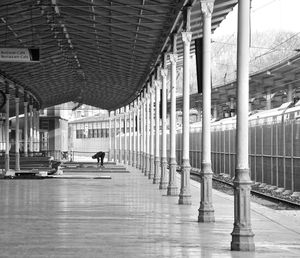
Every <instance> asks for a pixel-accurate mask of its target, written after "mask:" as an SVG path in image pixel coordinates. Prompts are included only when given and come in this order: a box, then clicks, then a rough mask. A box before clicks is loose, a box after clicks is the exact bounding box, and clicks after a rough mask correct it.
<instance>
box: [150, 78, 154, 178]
mask: <svg viewBox="0 0 300 258" xmlns="http://www.w3.org/2000/svg"><path fill="white" fill-rule="evenodd" d="M153 105H154V92H153V80H152V82H151V88H150V122H149V125H150V158H149V179H153V177H154V129H153V116H154V114H153V112H154V108H153Z"/></svg>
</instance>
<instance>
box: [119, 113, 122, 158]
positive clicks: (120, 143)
mask: <svg viewBox="0 0 300 258" xmlns="http://www.w3.org/2000/svg"><path fill="white" fill-rule="evenodd" d="M119 131H120V132H119V163H121V162H122V116H121V108H120V109H119Z"/></svg>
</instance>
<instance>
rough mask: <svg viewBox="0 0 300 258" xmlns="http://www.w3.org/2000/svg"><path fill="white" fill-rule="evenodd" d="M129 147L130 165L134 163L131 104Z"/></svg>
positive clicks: (130, 112)
mask: <svg viewBox="0 0 300 258" xmlns="http://www.w3.org/2000/svg"><path fill="white" fill-rule="evenodd" d="M128 113H129V148H128V165H131V164H132V108H131V106H130V105H129V110H128Z"/></svg>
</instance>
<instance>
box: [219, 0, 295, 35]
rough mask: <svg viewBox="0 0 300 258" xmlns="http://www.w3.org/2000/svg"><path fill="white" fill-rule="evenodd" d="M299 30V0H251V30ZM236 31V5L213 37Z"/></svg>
mask: <svg viewBox="0 0 300 258" xmlns="http://www.w3.org/2000/svg"><path fill="white" fill-rule="evenodd" d="M268 30H275V31H282V30H285V31H292V32H295V33H297V32H300V0H252V11H251V31H252V32H256V31H268ZM236 31H237V6H236V7H235V8H234V10H233V11H232V12H231V13H229V14H228V16H227V17H226V19H225V20H224V21H223V22H222V23H221V25H220V27H219V28H217V29H216V30H215V32H214V35H213V37H219V36H223V35H228V34H232V33H234V32H236Z"/></svg>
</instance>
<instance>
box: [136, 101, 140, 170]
mask: <svg viewBox="0 0 300 258" xmlns="http://www.w3.org/2000/svg"><path fill="white" fill-rule="evenodd" d="M140 118H141V102H140V100H138V102H137V108H136V120H137V123H136V168H139V169H141V121H140Z"/></svg>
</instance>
